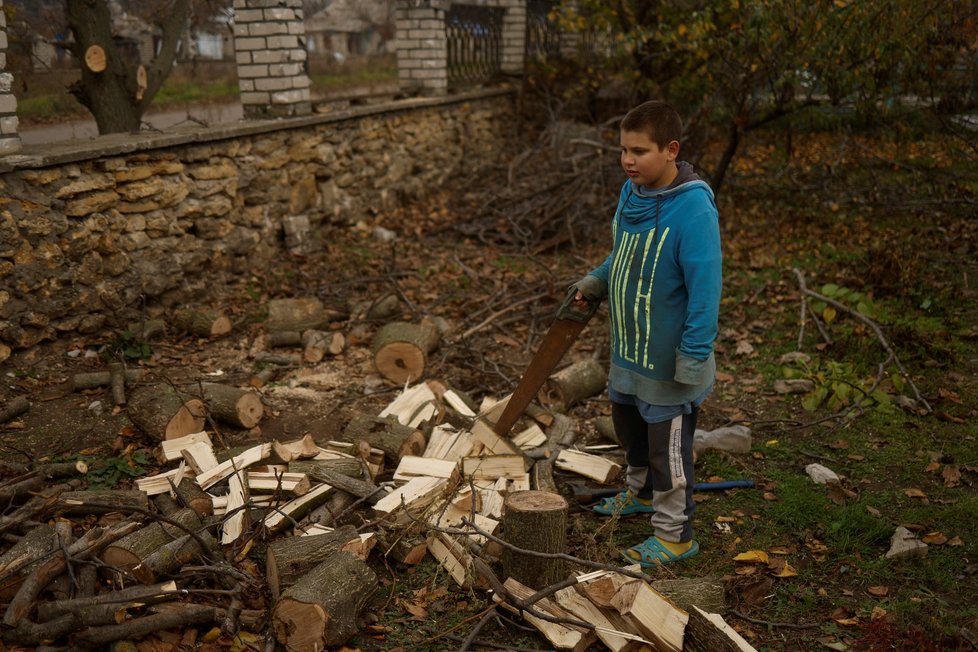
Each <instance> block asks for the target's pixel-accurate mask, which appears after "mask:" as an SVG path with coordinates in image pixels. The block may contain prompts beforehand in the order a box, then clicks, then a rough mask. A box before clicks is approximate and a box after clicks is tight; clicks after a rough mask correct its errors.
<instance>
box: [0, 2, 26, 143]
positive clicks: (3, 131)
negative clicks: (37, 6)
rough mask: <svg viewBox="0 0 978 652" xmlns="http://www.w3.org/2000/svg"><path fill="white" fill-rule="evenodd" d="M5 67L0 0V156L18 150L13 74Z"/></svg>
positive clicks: (4, 25)
mask: <svg viewBox="0 0 978 652" xmlns="http://www.w3.org/2000/svg"><path fill="white" fill-rule="evenodd" d="M6 68H7V19H6V15H5V14H4V13H3V0H0V156H6V155H7V154H15V153H17V152H19V151H20V147H21V144H20V136H18V135H17V97H16V96H15V95H14V91H13V85H14V76H13V75H11V74H10V73H9V72H6Z"/></svg>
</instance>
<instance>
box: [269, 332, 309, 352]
mask: <svg viewBox="0 0 978 652" xmlns="http://www.w3.org/2000/svg"><path fill="white" fill-rule="evenodd" d="M301 344H302V333H301V332H299V331H272V332H270V333H266V334H265V345H266V346H269V347H272V348H275V347H279V346H300V345H301Z"/></svg>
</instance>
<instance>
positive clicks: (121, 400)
mask: <svg viewBox="0 0 978 652" xmlns="http://www.w3.org/2000/svg"><path fill="white" fill-rule="evenodd" d="M109 386H110V387H111V388H112V404H113V405H125V404H126V368H125V366H123V364H122V363H121V362H110V363H109Z"/></svg>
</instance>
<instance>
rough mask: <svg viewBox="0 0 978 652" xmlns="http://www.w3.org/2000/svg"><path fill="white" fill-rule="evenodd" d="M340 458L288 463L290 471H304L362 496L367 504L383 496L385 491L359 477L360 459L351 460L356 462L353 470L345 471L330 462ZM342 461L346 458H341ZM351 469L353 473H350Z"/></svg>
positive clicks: (341, 489)
mask: <svg viewBox="0 0 978 652" xmlns="http://www.w3.org/2000/svg"><path fill="white" fill-rule="evenodd" d="M334 461H340V460H303V461H296V462H290V463H289V471H290V472H299V473H304V474H306V475H307V476H309V477H310V478H313V479H314V480H318V481H320V482H325V483H326V484H328V485H330V486H332V487H334V488H336V489H338V490H340V491H345V492H346V493H348V494H351V495H354V496H356V497H357V498H363V499H364V501H365V502H366V503H367V504H368V505H373V504H375V503H376V502H377V501H378V500H380V499H381V498H383V497H384V496H385V495H386V494H387V492H386V491H382V490H381V489H380V488H379V487H378V486H377V485H375V484H374V483H373V482H367V481H366V480H361V479H360V478H359V476H360V475H361V474H360V470H361V469H360V460H351V461H352V462H355V463H356V466H357V468H356V469H355V470H353V469H350V470H348V471H347V472H346V473H344V472H341V471H337V470H336V469H335V468H334V464H333V463H332V462H334ZM341 461H343V462H344V463H345V462H346V460H341ZM350 471H353V473H355V475H353V474H351V473H350Z"/></svg>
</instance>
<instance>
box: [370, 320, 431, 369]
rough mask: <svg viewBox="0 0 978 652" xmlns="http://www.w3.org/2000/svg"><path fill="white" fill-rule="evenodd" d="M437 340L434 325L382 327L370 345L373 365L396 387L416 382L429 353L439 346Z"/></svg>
mask: <svg viewBox="0 0 978 652" xmlns="http://www.w3.org/2000/svg"><path fill="white" fill-rule="evenodd" d="M440 338H441V334H440V333H439V332H438V329H437V328H435V327H434V325H433V324H428V323H422V324H410V323H407V322H402V321H396V322H390V323H389V324H384V325H383V326H381V327H380V328H379V329H378V330H377V332H376V333H375V334H374V337H373V340H372V341H371V343H370V350H371V353H372V354H373V359H374V366H375V367H376V368H377V371H378V372H379V373H380V375H381V376H383V377H384V378H387V379H388V380H390V381H392V382H394V383H396V384H398V385H404V384H406V383H410V382H417V381H418V380H420V379H421V378H423V377H424V371H425V368H426V367H427V366H428V354H429V353H431V352H432V351H433V350H434V349H435V347H437V346H438V341H439V339H440Z"/></svg>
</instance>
